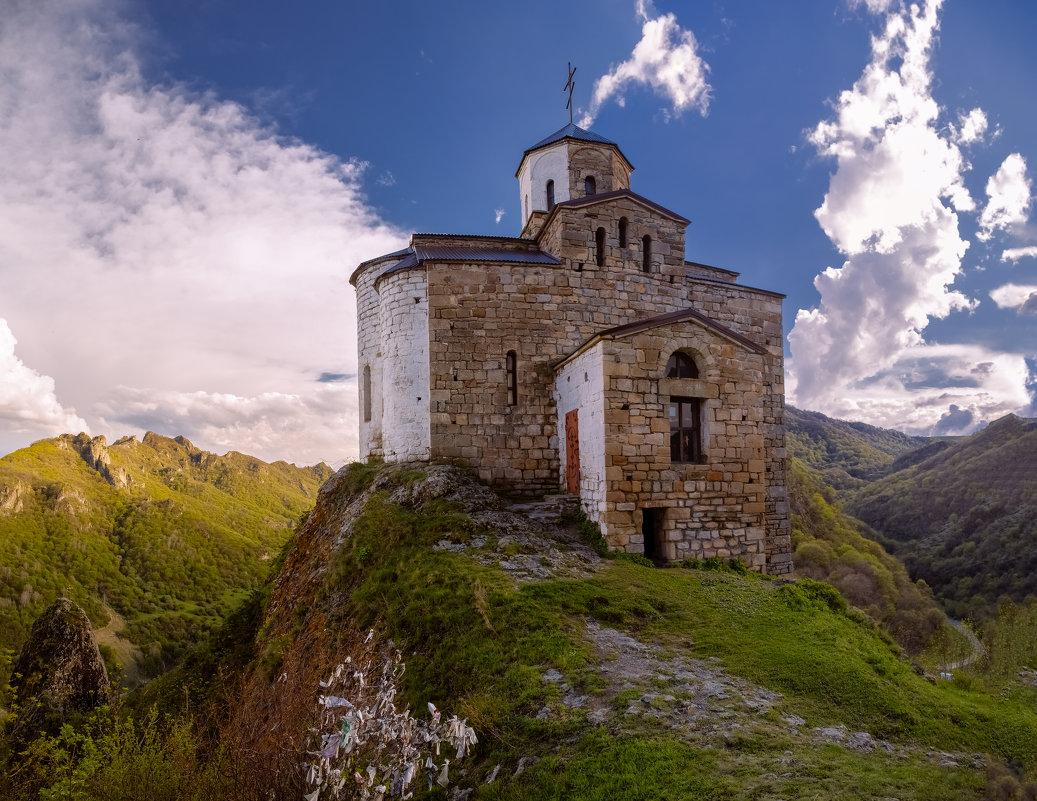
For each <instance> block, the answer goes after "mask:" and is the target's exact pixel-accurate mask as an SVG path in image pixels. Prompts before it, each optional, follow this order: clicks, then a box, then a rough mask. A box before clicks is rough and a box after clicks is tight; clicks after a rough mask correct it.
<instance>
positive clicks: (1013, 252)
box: [1001, 245, 1037, 261]
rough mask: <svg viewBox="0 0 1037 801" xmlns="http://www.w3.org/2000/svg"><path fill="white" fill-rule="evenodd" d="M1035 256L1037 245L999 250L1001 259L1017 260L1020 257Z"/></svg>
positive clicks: (1036, 255)
mask: <svg viewBox="0 0 1037 801" xmlns="http://www.w3.org/2000/svg"><path fill="white" fill-rule="evenodd" d="M1031 258H1037V245H1028V246H1026V247H1024V248H1008V249H1007V250H1004V251H1002V252H1001V261H1019V260H1020V259H1031Z"/></svg>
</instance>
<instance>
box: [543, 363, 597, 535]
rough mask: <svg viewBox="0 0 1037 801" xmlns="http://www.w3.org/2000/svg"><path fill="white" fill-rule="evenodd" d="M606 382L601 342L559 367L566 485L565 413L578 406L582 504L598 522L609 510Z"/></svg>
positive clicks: (557, 381)
mask: <svg viewBox="0 0 1037 801" xmlns="http://www.w3.org/2000/svg"><path fill="white" fill-rule="evenodd" d="M604 381H605V373H604V361H603V351H602V345H601V344H600V343H599V344H597V345H595V346H594V347H592V348H589V349H588V350H586V351H585V352H584V353H581V354H580V355H578V356H576V357H574V358H573V359H571V360H570V361H568V362H566V364H565V365H564V366H562V367H561V368H560V369H559V370H558V373H557V376H556V377H555V384H554V387H555V389H554V391H555V408H556V409H557V412H558V415H557V422H556V426H557V430H558V462H559V465H558V466H559V473H560V476H561V482H562V486H565V475H566V465H567V457H568V453H567V450H566V439H565V416H566V414H567V413H569V412H570V411H572V410H574V409H576V410H578V411H579V433H580V436H579V443H580V505H581V507H582V508H583V511H584V512H585V513H586V514H587V517H588V518H590V519H591V520H593V521H594V522H596V523H602V522H604V516H605V512H606V505H605V500H606V498H605V489H606V480H605V393H604V387H605V383H604Z"/></svg>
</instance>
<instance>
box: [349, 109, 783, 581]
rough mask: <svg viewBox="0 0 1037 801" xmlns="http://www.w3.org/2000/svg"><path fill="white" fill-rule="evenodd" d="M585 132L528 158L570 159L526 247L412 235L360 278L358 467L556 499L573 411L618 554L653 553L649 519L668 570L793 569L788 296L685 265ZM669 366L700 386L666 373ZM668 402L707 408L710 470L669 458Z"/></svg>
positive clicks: (595, 498)
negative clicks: (707, 566)
mask: <svg viewBox="0 0 1037 801" xmlns="http://www.w3.org/2000/svg"><path fill="white" fill-rule="evenodd" d="M586 133H587V132H582V131H581V130H580V129H579V128H575V126H573V127H572V128H567V129H563V131H561V132H559V134H562V136H561V138H560V139H558V140H556V141H550V140H551V138H550V137H549V140H545V143H542V144H541V145H538V146H536V148H534V149H532V150H531V151H527V153H526V154H525V155H524V156H523V160H522V164H521V165H520V173H522V172H523V171H525V172H528V173H529V174H530V175H534V173H535V171H534V170H533V166H535V162H534V158H535V157H536V156H537V153H538V151H537V148H539V149H542V150H551V151H552V152H557V150H558V149H559V147H560V146H561V147H564V152H565V157H566V159H567V162H566V176H567V177H566V178H565V180H566V181H567V183H568V186H567V187H566V194H568V195H569V198H568V199H566V200H560V201H558V202H557V203H556V204H555V205H554V207H553V208H551V209H546V208H533V209H530V210H529V214H528V217H526V218H525V228H524V231H523V236H522V237H518V238H507V237H470V236H443V235H430V234H415V235H414V237H413V238H412V241H411V247H410V248H407V249H406V250H404V251H400V252H399V253H397V254H391V255H390V256H386V257H381V258H379V259H376V260H373V261H370V262H365V263H364V264H362V265H360V266H359V267H358V268H357V270H356V271H355V272H354V274H353V277H352V278H351V281H352V282H353V284H354V285H355V286H356V289H357V303H358V327H359V337H358V339H359V365H360V371H361V376H362V377H361V382H360V383H361V403H360V407H361V424H360V433H361V436H360V442H361V455H362V456H365V457H368V456H378V457H383V458H386V459H389V460H393V459H396V460H402V459H427V458H432V459H459V460H463V461H465V462H467V463H469V464H471V465H472V466H473V467H474V468H475V469H476V470H477V471H478V473H479V474H480V476H481V477H482V478H483V479H485V480H487V481H489V482H490V483H491V484H493V485H495V486H498V487H502V488H505V489H507V490H509V491H511V492H513V493H515V494H520V495H529V496H535V495H541V494H546V493H555V492H558V491H559V487H560V486H565V484H566V482H567V480H568V479H569V478H570V477H569V476H568V475H567V466H568V465H567V448H568V447H573V446H567V444H566V438H565V433H566V432H565V425H566V423H565V420H566V415H567V414H568V413H569V412H573V411H576V412H577V415H576V416H577V417H578V428H579V436H578V438H577V439H578V446H579V455H578V462H579V476H578V479H576V480H577V488H578V494H579V495H580V498H581V502H582V505H583V507H584V509H585V511H586V512H587V514H588V515H589V516H590V517H591V518H592V519H594V520H596V521H598V522H599V523H600V524H601V526H602V530H603V533H604V534H605V536H606V538H607V540H608V541H609V543H610V544H611V545H612V546H613V547H615V548H620V549H624V550H628V551H631V552H641V551H643V550H646V543H645V542H644V534H645V530H644V529H645V526H646V525H648V524H647V523H646V522H645V520H646V517H645V512H644V510H646V509H650V510H655V511H653V512H652V515H651V519H652V521H653V522H652V523H651V526H653V527H659V526H661V530H660V531H659V532H654V534H653V536H656V535H657V536H661V537H662V543H661V545H658V547H659V548H661V552H660V555H661V556H662V557H664V558H668V559H681V558H686V557H688V558H691V557H697V558H701V557H710V556H721V557H731V558H740V559H742V560H743V561H744V562H745V563H746V564H748V565H750V566H752V567H753V568H754V569H757V570H765V571H767V572H770V573H784V572H787V571H788V570H790V569H791V557H790V551H791V543H790V539H789V522H788V505H787V499H786V478H785V450H784V426H783V414H784V364H783V350H782V327H781V301H782V297H783V296H782V295H780V294H777V293H774V292H769V291H766V290H759V289H754V288H751V287H745V286H741V285H739V284H737V283H735V279H736V278H737V273H734V272H732V271H730V270H722V269H718V268H714V267H710V266H708V265H703V264H699V263H695V262H687V261H685V258H684V250H685V241H684V231H685V228H686V226H687V224H688V221H687V220H686V219H684V218H683V217H681V216H680V215H678V214H675V213H674V212H671V211H668V210H667V209H664V208H662V207H660V206H658V205H656V204H654V203H652V202H651V201H648V200H647V199H645V198H643V197H641V196H639V195H637V194H635V193H634V192H632V191H630V189H629V177H630V169H632V168H630V167H629V162H628V161H627V160H626V158H625V157H624V156H623V155H622V153H621V152H620V151H619V148H618V147H616V146H615V145H614V144H612V143H609V142H607V141H604V140H600V138H599V137H595V138H594V139H591V140H587V139H584V138H582V136H583V135H584V134H586ZM587 136H591V135H590V134H587ZM588 175H592V176H593V177H594V179H595V184H596V192H595V194H593V195H589V196H588V195H586V194H585V193H584V187H585V180H586V178H587V176H588ZM531 180H532V179H531ZM558 180H561V179H558ZM527 184H528V182H527ZM520 185H521V181H520ZM523 193H524V194H525V192H523ZM537 197H543V193H541V195H538V196H537ZM557 197H558V194H557V193H556V199H557ZM523 200H525V199H524V198H523ZM531 202H532V201H531ZM524 217H525V215H524ZM624 234H625V236H624ZM646 238H647V245H646ZM624 239H625V241H623V240H624ZM599 244H600V247H599ZM646 247H647V250H648V257H647V258H646V257H645V251H646ZM675 314H676V318H674V315H675ZM631 326H632V328H631ZM616 327H621V329H625V330H618V331H612V330H611V329H615V328H616ZM675 351H682V352H685V353H687V354H689V355H690V356H691V357H692V358H693V359H694V362H695V364H696V365H697V369H698V372H699V378H697V379H668V378H667V377H666V376H667V361H668V359H669V357H670V356H671V355H672V354H673V353H674V352H675ZM509 352H512V353H513V354H514V357H515V365H516V373H517V375H515V376H514V379H512V376H510V375H509V372H508V354H509ZM368 374H369V379H368V378H367V375H368ZM513 380H514V384H515V388H516V390H517V393H516V394H517V397H516V398H512V390H511V388H510V387H511V384H512V381H513ZM671 397H682V398H694V399H698V400H697V402H698V403H700V404H701V407H700V408H701V421H700V429H701V430H700V432H699V433H698V435H697V436H700V437H701V440H702V463H701V464H691V463H684V462H673V461H672V460H671V452H670V444H669V441H670V428H669V421H668V418H667V409H668V403H669V399H670V398H671ZM513 401H514V402H513ZM368 411H369V412H370V419H369V420H367V419H365V418H366V417H367V416H368V414H367V412H368ZM572 478H575V476H573V477H572Z"/></svg>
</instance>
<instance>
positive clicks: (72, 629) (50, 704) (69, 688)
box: [11, 598, 111, 742]
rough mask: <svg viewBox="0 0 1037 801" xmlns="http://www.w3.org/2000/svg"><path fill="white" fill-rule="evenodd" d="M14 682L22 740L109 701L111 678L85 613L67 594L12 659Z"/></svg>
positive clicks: (16, 735) (17, 734)
mask: <svg viewBox="0 0 1037 801" xmlns="http://www.w3.org/2000/svg"><path fill="white" fill-rule="evenodd" d="M11 687H12V689H13V690H14V698H15V708H16V710H17V712H16V717H15V719H14V722H13V729H12V732H11V734H12V737H13V739H15V740H16V741H21V742H26V741H28V740H31V739H33V738H34V737H36V736H37V735H38V734H39V733H40V732H47V733H51V734H52V733H54V732H56V731H57V729H58V728H60V726H61V724H62V722H63V721H64V720H66V719H67V718H68V716H70V715H74V714H76V713H83V712H89V711H90V710H92V709H94V708H95V707H98V706H100V705H102V704H105V703H107V702H108V701H109V700H110V698H111V682H110V681H109V679H108V671H107V669H106V668H105V666H104V660H103V659H102V658H101V653H100V651H99V650H98V648H97V642H96V641H95V640H94V635H93V632H92V631H91V629H90V619H89V618H88V617H87V616H86V612H84V611H83V610H82V609H81V608H80V607H79V606H78V605H76V604H75V603H73V602H72V601H70V600H69V599H68V598H59V599H58V600H56V601H55V602H54V603H53V604H51V605H50V606H49V607H48V608H47V609H46V610H45V611H44V612H43V614H42V615H40V617H39V618H37V619H36V622H35V623H33V625H32V631H31V632H30V633H29V638H28V639H27V640H26V641H25V644H24V645H23V646H22V650H21V652H20V653H19V654H18V658H17V659H16V660H15V662H14V665H13V672H12V677H11Z"/></svg>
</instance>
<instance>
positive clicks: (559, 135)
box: [515, 122, 634, 175]
mask: <svg viewBox="0 0 1037 801" xmlns="http://www.w3.org/2000/svg"><path fill="white" fill-rule="evenodd" d="M566 139H572V140H574V141H577V142H593V143H594V144H598V145H608V146H609V147H614V148H615V149H616V152H617V153H619V156H620V158H622V159H623V161H625V162H626V163H627V166H628V167H629V168H630V169H631V170H633V169H634V165H633V164H631V163H630V159H628V158H627V157H626V155H624V153H623V151H622V150H620V148H619V145H617V144H616V143H615V142H613V141H612V140H611V139H606V138H605V137H604V136H602V135H601V134H597V133H594V131H588V130H587V129H586V128H581V127H580V126H579V125H576V124H574V123H571V122H570V123H569V124H568V125H563V126H562V127H561V128H559V129H558V130H557V131H555V132H554V133H553V134H551V135H550V136H545V137H544V138H543V139H541V140H540V141H539V142H537V143H536V144H535V145H533V146H532V147H527V148H526V149H525V150H524V151H523V152H522V158H520V159H519V165H518V168H517V169H516V170H515V175H518V172H519V170H521V169H522V162H523V161H525V160H526V156H528V155H529V154H530V153H532V152H533V151H534V150H539V149H540V148H542V147H549V146H550V145H554V144H557V143H558V142H562V141H564V140H566Z"/></svg>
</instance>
